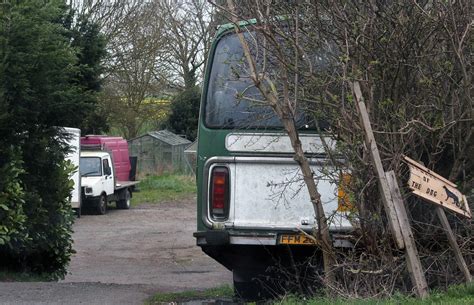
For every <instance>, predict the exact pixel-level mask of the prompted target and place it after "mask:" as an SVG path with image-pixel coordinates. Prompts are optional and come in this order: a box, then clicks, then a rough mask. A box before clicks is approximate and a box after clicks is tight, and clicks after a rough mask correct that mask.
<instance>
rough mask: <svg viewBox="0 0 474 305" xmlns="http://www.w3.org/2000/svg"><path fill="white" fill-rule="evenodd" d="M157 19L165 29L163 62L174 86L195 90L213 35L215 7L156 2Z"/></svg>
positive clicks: (176, 2) (183, 2)
mask: <svg viewBox="0 0 474 305" xmlns="http://www.w3.org/2000/svg"><path fill="white" fill-rule="evenodd" d="M155 4H156V18H157V19H159V20H161V24H163V25H164V27H163V39H164V40H163V45H162V46H161V48H162V49H163V53H162V54H161V57H160V62H161V64H162V65H164V66H165V69H166V70H167V71H169V72H170V73H171V76H172V79H171V83H172V84H173V85H179V86H180V87H181V88H184V90H192V89H193V88H194V86H196V85H197V82H198V81H199V79H200V73H201V72H202V68H203V65H204V63H205V61H206V55H207V50H208V49H209V44H210V37H211V34H212V31H211V27H210V25H211V24H212V18H213V12H212V8H213V7H212V6H210V5H208V4H207V1H205V0H199V1H189V2H185V1H173V0H171V1H170V0H167V1H160V0H155Z"/></svg>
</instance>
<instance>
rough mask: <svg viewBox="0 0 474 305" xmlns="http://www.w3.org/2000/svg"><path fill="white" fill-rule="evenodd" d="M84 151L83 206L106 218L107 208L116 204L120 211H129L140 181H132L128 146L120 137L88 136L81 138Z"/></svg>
mask: <svg viewBox="0 0 474 305" xmlns="http://www.w3.org/2000/svg"><path fill="white" fill-rule="evenodd" d="M95 142H97V143H95ZM81 148H82V151H81V161H80V173H81V177H82V178H81V184H82V200H83V205H84V206H85V207H87V206H89V207H91V208H93V209H94V211H95V212H96V213H97V214H99V215H104V214H105V213H106V212H107V204H108V203H109V202H113V201H115V202H116V205H117V208H118V209H129V208H130V199H131V197H132V191H133V190H134V187H135V185H136V184H137V183H138V181H130V178H129V177H130V169H131V167H130V161H129V156H128V146H127V142H126V141H125V140H124V139H122V138H118V137H105V136H86V137H83V138H81Z"/></svg>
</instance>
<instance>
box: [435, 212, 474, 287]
mask: <svg viewBox="0 0 474 305" xmlns="http://www.w3.org/2000/svg"><path fill="white" fill-rule="evenodd" d="M436 213H437V214H438V218H439V220H440V221H441V225H442V226H443V229H444V230H445V231H446V235H448V241H449V244H450V245H451V248H453V251H454V258H455V259H456V263H457V264H458V266H459V269H461V271H462V273H463V274H464V278H465V279H466V282H468V283H469V282H472V276H471V273H470V272H469V268H468V267H467V264H466V261H465V260H464V257H462V253H461V250H460V249H459V245H458V243H457V241H456V237H455V236H454V233H453V230H452V229H451V226H450V225H449V222H448V218H447V217H446V213H445V212H444V210H443V208H442V207H440V206H437V207H436Z"/></svg>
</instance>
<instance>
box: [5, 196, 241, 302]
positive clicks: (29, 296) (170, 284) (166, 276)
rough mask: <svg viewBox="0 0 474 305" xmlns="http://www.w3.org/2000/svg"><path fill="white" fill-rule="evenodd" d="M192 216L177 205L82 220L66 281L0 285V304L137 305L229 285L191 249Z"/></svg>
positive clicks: (225, 275)
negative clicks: (161, 294)
mask: <svg viewBox="0 0 474 305" xmlns="http://www.w3.org/2000/svg"><path fill="white" fill-rule="evenodd" d="M195 210H196V207H195V200H183V201H180V202H168V203H162V204H157V205H142V206H139V207H136V208H132V209H131V210H113V209H110V210H109V211H108V213H107V214H106V215H105V216H94V215H84V216H83V217H82V218H80V219H77V221H76V223H75V225H74V231H75V232H74V235H73V238H74V249H75V250H76V251H77V253H76V254H75V255H74V256H73V258H72V261H71V264H70V266H69V269H68V270H69V271H68V275H67V276H66V278H65V280H64V281H61V282H58V283H18V282H15V283H0V296H1V297H0V303H1V304H101V305H105V304H142V303H143V301H144V300H145V299H146V298H147V297H148V296H150V295H152V294H153V293H156V292H176V291H185V290H197V289H205V288H211V287H216V286H219V285H222V284H225V283H228V284H230V283H231V282H232V274H231V272H229V271H228V270H227V269H225V268H224V267H222V266H221V265H219V264H218V263H217V262H215V261H214V260H212V259H211V258H209V257H207V256H206V255H205V254H203V253H202V251H201V249H200V248H199V247H197V246H196V245H195V239H194V238H193V236H192V233H193V231H194V230H195V228H196V219H195V218H196V216H195V215H196V212H195Z"/></svg>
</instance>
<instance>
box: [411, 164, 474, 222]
mask: <svg viewBox="0 0 474 305" xmlns="http://www.w3.org/2000/svg"><path fill="white" fill-rule="evenodd" d="M403 158H404V161H405V163H406V164H407V165H408V167H409V169H410V179H409V180H408V187H409V188H410V190H412V193H413V194H415V195H416V196H418V197H421V198H423V199H425V200H426V201H429V202H430V203H433V204H437V205H441V206H442V207H444V208H445V209H448V210H451V211H453V212H455V213H457V214H459V215H462V216H464V217H467V218H471V210H470V209H469V205H468V203H467V198H466V196H464V195H463V194H462V193H461V192H460V191H458V189H457V188H456V185H455V184H454V183H452V182H451V181H449V180H448V179H446V178H444V177H442V176H440V175H438V174H437V173H435V172H433V171H431V170H430V169H428V168H426V167H425V166H423V165H421V164H420V163H418V162H416V161H414V160H412V159H410V158H408V157H406V156H404V157H403Z"/></svg>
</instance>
